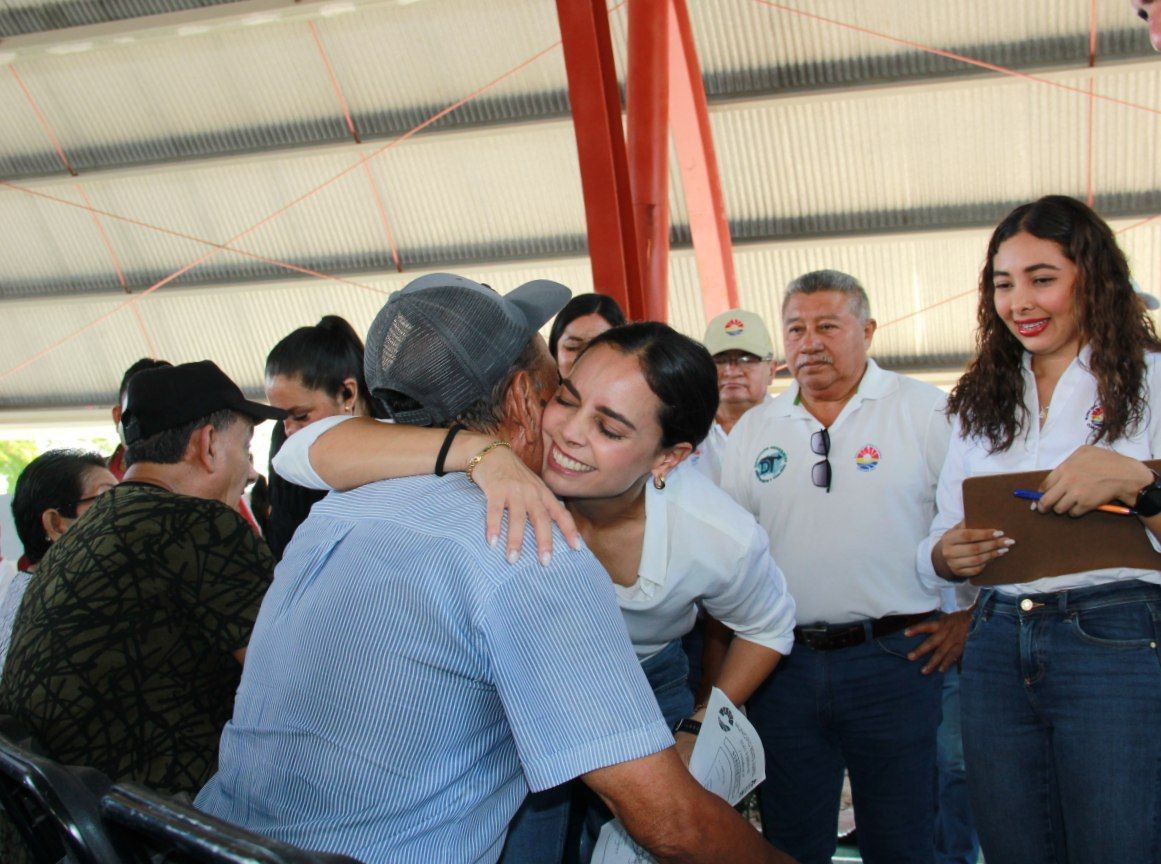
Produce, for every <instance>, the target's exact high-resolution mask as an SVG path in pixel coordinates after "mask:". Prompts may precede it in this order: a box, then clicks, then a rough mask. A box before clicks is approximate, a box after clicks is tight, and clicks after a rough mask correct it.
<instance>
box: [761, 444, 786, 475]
mask: <svg viewBox="0 0 1161 864" xmlns="http://www.w3.org/2000/svg"><path fill="white" fill-rule="evenodd" d="M785 470H786V451H785V450H783V449H782V448H781V447H767V448H766V449H765V450H763V451H762V452H761V453H759V454H758V459H757V461H755V462H754V476H755V477H757V478H758V479H759V480H760V481H761V482H763V483H769V482H770V481H771V480H773V479H774V478H775V477H777V476H778V475H779V474H781V473H782V472H783V471H785Z"/></svg>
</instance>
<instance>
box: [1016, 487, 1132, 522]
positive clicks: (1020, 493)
mask: <svg viewBox="0 0 1161 864" xmlns="http://www.w3.org/2000/svg"><path fill="white" fill-rule="evenodd" d="M1012 494H1013V495H1015V496H1016V497H1017V498H1023V499H1024V500H1026V501H1039V500H1040V499H1041V498H1042V497H1043V496H1044V493H1043V492H1037V491H1036V490H1035V489H1017V490H1016V491H1015V492H1013V493H1012ZM1096 509H1097V510H1100V511H1102V512H1104V513H1115V514H1117V515H1118V516H1136V515H1137V511H1136V510H1134V509H1133V508H1132V507H1125V506H1124V505H1121V504H1102V505H1101V506H1100V507H1097V508H1096Z"/></svg>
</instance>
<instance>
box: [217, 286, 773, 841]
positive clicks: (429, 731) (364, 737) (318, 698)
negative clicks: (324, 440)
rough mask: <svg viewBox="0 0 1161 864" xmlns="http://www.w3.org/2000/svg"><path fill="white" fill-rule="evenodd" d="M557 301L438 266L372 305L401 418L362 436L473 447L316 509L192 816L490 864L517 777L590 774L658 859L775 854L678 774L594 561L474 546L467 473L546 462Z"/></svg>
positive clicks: (539, 780)
mask: <svg viewBox="0 0 1161 864" xmlns="http://www.w3.org/2000/svg"><path fill="white" fill-rule="evenodd" d="M568 298H569V291H568V289H567V288H565V287H564V286H562V285H558V284H556V283H553V282H546V281H538V282H531V283H528V284H526V285H522V286H520V287H519V288H517V289H516V290H515V291H512V292H511V293H510V294H508V295H506V296H504V297H501V296H500V295H499V294H497V293H496V292H495V291H492V290H491V289H490V288H488V287H486V286H483V285H480V284H479V283H476V282H472V281H471V280H468V279H464V278H462V277H459V276H453V275H449V274H433V275H431V276H424V277H421V278H419V279H417V280H415V281H414V282H412V283H411V284H410V285H408V286H407V287H406V288H404V289H403V290H402V291H400V292H397V293H396V294H394V295H392V297H391V298H390V299H389V300H388V302H387V305H386V306H385V307H384V308H383V309H382V310H381V311H380V313H379V315H378V316H377V318H376V319H375V322H374V323H373V324H372V325H371V330H370V333H369V335H368V337H367V349H366V364H365V365H366V377H367V383H368V386H369V387H370V388H371V391H372V393H373V394H374V395H375V396H376V397H377V398H379V399H381V400H383V402H384V403H385V404H386V405H387V406H388V408H389V409H390V411H391V413H392V415H393V417H394V419H395V420H396V421H397V424H396V425H394V426H387V427H384V426H375V427H373V428H375V429H377V430H379V431H380V432H383V431H386V432H387V434H388V437H390V438H391V442H390V444H389V446H390V447H391V448H392V451H393V452H396V451H397V450H399V449H406V448H408V447H409V446H410V444H409V442H411V441H414V439H416V438H423V437H426V436H425V435H423V434H416V433H422V432H423V430H417V429H409V428H408V427H407V425H405V424H415V425H446V424H449V423H451V422H453V421H458V422H460V423H462V424H464V426H465V427H467V429H468V430H472V431H474V432H477V433H479V432H483V433H486V434H487V436H488V437H487V438H484V439H483V443H484V444H486V446H484V447H482V448H481V449H479V451H478V452H477V453H476V455H475V456H474V457H473V458H472V459H471V460H470V461H468V462H467V468H468V472H467V474H466V475H465V474H462V473H455V474H449V475H447V476H422V477H406V478H403V479H398V480H387V481H382V482H379V483H372V484H369V485H367V486H364V487H362V488H360V489H356V490H354V491H351V492H346V493H343V494H332V495H330V496H328V497H327V498H325V499H324V500H323V501H321V502H319V503H318V504H315V505H314V508H313V509H312V510H311V514H310V516H309V518H308V519H307V520H306V522H304V523H303V524H302V526H301V527H300V528H299V530H298V533H297V534H296V535H295V538H294V541H293V542H292V543H291V545H290V546H289V547H288V548H287V550H286V555H285V557H284V558H283V560H282V562H281V563H280V564H279V566H278V570H277V573H276V575H275V580H274V584H273V586H272V587H271V589H270V592H269V593H268V594H267V596H266V599H265V600H264V601H263V604H262V611H261V613H260V614H259V616H258V621H257V623H256V624H255V628H254V637H253V639H252V641H251V643H250V646H251V647H250V654H249V657H248V659H247V663H246V669H245V671H244V673H243V676H242V684H241V686H240V687H239V690H238V698H237V703H236V706H235V710H234V717H233V719H232V720H231V721H230V723H229V724H228V725H227V726H226V729H225V731H224V732H223V733H222V746H221V759H220V763H219V769H218V773H217V774H216V775H215V776H214V778H213V779H212V780H211V781H210V783H209V784H208V785H207V786H206V788H205V789H203V790H202V792H201V794H200V795H199V796H198V798H197V800H196V802H195V804H196V805H197V806H198V807H200V808H201V809H203V810H205V811H207V812H209V813H212V814H214V815H216V816H218V817H221V818H224V819H226V820H228V821H231V822H235V823H238V824H241V825H243V826H245V827H247V828H249V829H251V830H254V831H258V832H259V833H263V834H267V835H270V836H273V837H276V838H278V839H281V840H285V841H289V842H291V843H294V844H296V845H299V846H303V847H307V848H312V849H320V850H325V851H328V852H340V853H344V854H348V855H352V856H354V857H356V858H358V859H359V860H360V861H363V862H364V864H411V862H414V864H429V862H449V864H450V862H454V864H473V862H478V864H491V862H495V861H496V860H497V858H498V857H499V855H500V852H501V848H502V846H503V842H504V836H505V831H506V829H507V825H508V822H509V821H510V820H511V818H512V816H513V815H514V814H515V813H516V810H517V808H518V807H519V806H520V803H521V802H522V800H523V799H524V797H525V796H526V794H527V793H528V790H529V788H530V787H531V788H532V789H535V790H543V789H548V788H551V787H554V786H557V785H559V784H561V783H563V782H565V781H567V780H570V779H572V778H574V777H578V776H580V777H582V778H583V779H584V780H585V782H586V783H588V784H589V785H590V786H591V787H592V788H593V789H595V790H596V791H597V792H598V793H599V794H600V795H601V796H602V797H603V798H604V799H605V800H606V801H607V802H608V803H609V805H610V806H611V807H612V809H613V811H614V812H615V813H616V814H617V815H618V816H619V817H620V819H621V820H622V821H623V822H624V824H625V826H626V827H627V828H628V830H629V832H630V833H631V834H632V835H633V836H634V837H635V838H636V839H637V840H638V841H639V842H640V843H641V844H642V845H644V846H645V847H646V848H648V849H649V850H650V851H651V852H653V854H655V855H656V856H657V858H658V859H660V860H662V861H675V860H681V861H689V862H699V861H700V862H720V861H734V862H756V861H766V862H775V861H786V860H787V859H785V858H783V857H779V854H778V853H776V852H775V851H774V850H773V848H772V847H770V846H768V845H766V844H765V843H764V841H762V840H761V838H760V836H759V835H758V834H757V832H755V831H754V830H753V829H752V828H751V827H750V826H748V825H747V824H746V823H745V822H744V821H743V820H742V819H741V818H740V817H739V816H738V815H737V814H736V813H735V812H734V811H733V810H732V809H731V808H730V807H729V806H727V805H726V803H725V802H724V801H722V800H721V799H720V798H716V797H715V796H713V795H711V794H709V793H708V792H706V791H705V790H704V789H702V788H701V787H700V786H698V784H697V783H696V782H695V781H694V780H693V778H692V777H691V776H690V774H689V772H688V771H687V770H686V769H685V767H684V765H683V764H682V762H681V760H680V758H679V757H678V756H677V754H676V752H675V750H674V748H673V737H672V735H671V734H670V732H669V730H668V728H667V727H666V725H665V722H664V721H663V720H662V717H661V713H660V710H659V709H658V707H657V702H656V699H655V698H654V696H653V693H652V691H651V689H650V687H649V685H648V683H647V682H646V680H645V677H644V674H643V673H642V671H641V665H640V663H638V662H637V659H636V656H635V654H634V653H633V649H632V646H631V645H630V643H629V638H628V634H627V633H626V630H625V624H624V620H623V618H622V616H621V614H620V612H619V610H618V608H617V604H616V599H615V596H614V593H613V588H612V582H611V580H610V579H609V577H608V575H607V574H606V573H605V572H604V570H602V569H601V567H600V565H599V564H598V563H597V561H596V559H595V558H594V557H593V556H592V554H591V553H590V552H589V551H588V550H587V549H582V550H579V551H573V550H569V549H567V548H563V547H564V546H565V544H564V541H563V539H561V538H560V536H559V535H557V541H558V550H557V551H556V553H555V554H554V555H553V556H552V558H551V560H550V561H547V562H546V563H544V564H543V565H542V564H541V563H538V562H537V560H536V556H535V555H534V554H532V553H531V550H530V549H528V550H526V553H525V554H524V555H522V556H519V558H518V560H516V561H515V563H513V564H509V563H508V562H507V561H506V560H505V552H504V550H503V548H502V546H501V545H500V544H496V545H495V546H493V547H491V548H489V546H487V545H485V544H484V543H482V542H481V541H480V538H479V536H478V530H479V526H480V524H481V521H482V517H483V515H484V510H485V501H484V498H483V496H482V494H481V493H480V492H479V490H477V489H476V488H475V487H474V486H473V485H472V482H471V477H472V474H471V472H472V470H473V469H474V468H475V467H476V466H477V465H478V464H479V463H480V461H481V460H482V459H485V458H488V455H487V454H488V453H489V452H493V451H494V449H495V448H497V447H510V448H511V449H512V451H513V452H514V453H515V454H516V455H517V456H519V457H520V458H521V459H522V460H523V461H524V462H525V464H527V465H528V466H529V467H532V468H533V469H534V470H535V469H539V467H540V462H541V455H542V444H541V430H540V415H541V411H542V409H543V407H544V404H545V402H546V401H547V400H548V399H549V398H551V396H552V395H553V393H554V392H555V390H556V386H557V381H558V375H557V370H556V366H555V363H553V361H552V358H551V357H550V356H549V354H548V349H547V346H546V345H545V343H544V340H543V339H542V338H541V337H540V336H539V335H537V331H538V330H539V329H540V327H542V326H543V325H544V323H545V322H546V321H547V320H548V319H549V318H550V317H551V316H552V315H554V314H555V313H556V312H557V311H559V309H560V308H561V307H562V306H563V305H564V303H565V302H566V301H567V300H568ZM328 420H330V423H328ZM328 420H323V421H319V422H318V423H315V424H312V425H311V426H309V427H307V428H306V429H303V430H301V431H299V432H298V433H296V435H294V436H292V438H291V439H290V440H289V441H288V442H287V446H290V445H291V444H293V442H294V440H295V438H298V437H299V436H302V435H306V434H308V433H311V436H314V435H315V434H316V433H317V432H318V431H319V430H314V427H316V426H320V425H321V424H326V425H321V429H322V430H325V429H326V428H329V427H330V426H333V424H334V421H333V420H331V418H328ZM428 434H429V435H434V436H435V439H436V440H437V441H438V440H439V439H440V437H441V436H440V435H438V434H436V433H431V432H430V430H429V431H428ZM463 437H468V436H467V433H463ZM489 442H490V443H489ZM473 446H474V447H477V448H478V447H479V442H476V443H475V444H473ZM444 455H446V454H444ZM444 455H441V456H440V461H441V462H443V461H444ZM447 458H448V462H447V463H446V464H448V465H452V464H458V465H459V467H463V463H462V462H459V461H458V457H455V456H448V457H447ZM430 465H431V462H430V461H427V463H426V467H425V468H424V470H430ZM528 546H529V547H531V546H532V540H531V539H529V540H528ZM530 864H538V862H530Z"/></svg>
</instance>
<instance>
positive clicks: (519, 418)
mask: <svg viewBox="0 0 1161 864" xmlns="http://www.w3.org/2000/svg"><path fill="white" fill-rule="evenodd" d="M543 411H544V405H543V404H542V403H541V401H540V393H539V391H538V390H537V388H536V383H535V381H533V379H532V376H531V375H530V374H529V373H528V371H527V370H526V369H521V370H520V371H519V372H517V373H516V374H515V376H513V378H512V386H511V387H509V388H508V392H507V393H506V394H504V413H505V415H507V422H508V426H509V427H510V428H511V429H512V437H513V438H514V439H515V438H516V436H517V435H519V436H520V437H521V438H523V440H524V441H526V442H532V441H535V440H536V439H537V438H538V437H539V436H540V415H541V414H542V413H543Z"/></svg>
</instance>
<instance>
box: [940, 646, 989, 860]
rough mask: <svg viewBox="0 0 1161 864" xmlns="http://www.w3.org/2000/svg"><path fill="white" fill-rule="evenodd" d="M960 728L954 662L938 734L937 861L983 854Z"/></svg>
mask: <svg viewBox="0 0 1161 864" xmlns="http://www.w3.org/2000/svg"><path fill="white" fill-rule="evenodd" d="M961 728H962V727H961V724H960V710H959V672H958V671H957V670H956V668H955V667H954V666H953V667H951V668H950V669H948V670H947V672H945V673H944V676H943V720H942V721H940V724H939V731H938V733H936V738H935V741H936V754H935V764H936V786H935V802H936V803H935V864H976V861H978V860H979V857H980V844H979V840H978V839H977V838H976V826H975V821H974V820H973V819H972V807H971V801H970V800H968V786H967V771H966V770H965V768H964V764H963V734H962V732H961Z"/></svg>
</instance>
